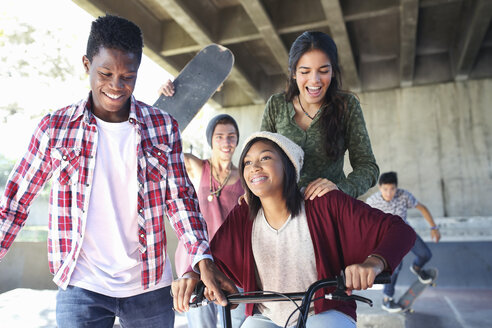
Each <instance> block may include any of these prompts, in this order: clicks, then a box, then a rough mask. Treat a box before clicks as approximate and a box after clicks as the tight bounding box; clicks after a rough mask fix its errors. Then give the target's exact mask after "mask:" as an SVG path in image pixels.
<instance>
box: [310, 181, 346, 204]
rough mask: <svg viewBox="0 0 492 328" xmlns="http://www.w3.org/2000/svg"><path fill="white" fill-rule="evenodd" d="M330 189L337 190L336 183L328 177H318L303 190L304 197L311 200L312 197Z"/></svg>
mask: <svg viewBox="0 0 492 328" xmlns="http://www.w3.org/2000/svg"><path fill="white" fill-rule="evenodd" d="M332 190H338V187H337V185H336V184H334V183H333V182H331V181H330V180H328V179H325V178H318V179H316V180H314V181H311V182H310V183H309V184H308V186H307V187H306V190H304V199H305V200H307V199H310V200H313V199H314V198H316V197H321V196H323V195H324V194H326V193H328V192H330V191H332Z"/></svg>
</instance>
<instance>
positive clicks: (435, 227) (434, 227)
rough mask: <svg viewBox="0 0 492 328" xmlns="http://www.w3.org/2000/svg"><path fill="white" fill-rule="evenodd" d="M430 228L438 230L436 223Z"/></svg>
mask: <svg viewBox="0 0 492 328" xmlns="http://www.w3.org/2000/svg"><path fill="white" fill-rule="evenodd" d="M430 229H431V230H439V227H438V226H437V225H435V226H433V227H430Z"/></svg>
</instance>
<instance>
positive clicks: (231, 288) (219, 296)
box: [198, 259, 238, 308]
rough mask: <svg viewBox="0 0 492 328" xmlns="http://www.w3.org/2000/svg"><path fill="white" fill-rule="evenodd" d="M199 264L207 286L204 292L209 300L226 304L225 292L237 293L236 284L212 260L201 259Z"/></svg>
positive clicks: (222, 304)
mask: <svg viewBox="0 0 492 328" xmlns="http://www.w3.org/2000/svg"><path fill="white" fill-rule="evenodd" d="M198 266H199V268H200V273H201V276H200V277H201V279H202V281H203V283H204V284H205V287H206V288H205V292H204V295H205V297H206V298H207V299H208V300H209V301H213V302H215V304H218V305H221V306H226V305H227V303H228V301H227V298H226V297H225V295H224V293H223V292H225V293H226V294H232V293H237V291H238V290H237V288H236V285H234V283H233V282H232V281H231V280H230V279H229V278H227V277H226V275H225V274H223V273H222V272H221V271H219V269H218V268H217V267H216V266H215V263H214V262H212V261H211V260H209V259H205V260H201V261H200V262H198ZM231 308H233V307H231Z"/></svg>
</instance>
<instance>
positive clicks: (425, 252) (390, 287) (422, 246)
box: [383, 235, 432, 297]
mask: <svg viewBox="0 0 492 328" xmlns="http://www.w3.org/2000/svg"><path fill="white" fill-rule="evenodd" d="M412 253H413V254H415V259H414V260H413V265H414V266H417V267H419V268H422V267H423V266H424V265H425V264H426V263H427V262H429V260H430V259H431V257H432V253H431V251H430V249H429V247H428V246H427V244H426V243H425V242H424V241H423V240H422V238H420V236H419V235H417V239H416V240H415V245H413V248H412ZM402 265H403V262H402V263H400V265H399V266H398V267H397V268H396V269H395V271H393V275H392V276H391V283H389V284H385V285H384V289H383V293H384V295H385V296H389V297H393V295H394V294H395V285H396V280H398V274H399V273H400V271H401V267H402Z"/></svg>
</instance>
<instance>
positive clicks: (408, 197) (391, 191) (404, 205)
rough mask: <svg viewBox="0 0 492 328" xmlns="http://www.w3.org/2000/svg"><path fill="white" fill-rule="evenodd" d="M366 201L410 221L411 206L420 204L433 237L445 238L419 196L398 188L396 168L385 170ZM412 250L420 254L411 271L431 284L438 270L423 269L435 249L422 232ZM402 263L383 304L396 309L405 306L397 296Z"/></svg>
mask: <svg viewBox="0 0 492 328" xmlns="http://www.w3.org/2000/svg"><path fill="white" fill-rule="evenodd" d="M366 203H367V204H369V205H370V206H372V207H374V208H377V209H379V210H381V211H383V212H385V213H391V214H395V215H398V216H400V217H401V218H402V219H403V220H404V221H405V222H407V210H408V209H410V208H417V209H418V210H419V211H420V212H421V213H422V215H423V216H424V218H425V220H426V221H427V222H428V223H429V225H430V229H431V238H432V239H433V240H434V241H435V242H436V243H437V242H439V240H440V239H441V234H440V232H439V228H438V227H437V225H436V223H435V222H434V219H433V218H432V215H431V214H430V212H429V210H428V209H427V207H425V206H424V205H423V204H421V203H419V202H418V201H417V199H416V198H415V197H414V196H413V195H412V194H411V193H410V192H408V191H407V190H405V189H400V188H398V177H397V174H396V172H386V173H383V174H381V177H380V178H379V191H378V192H377V193H375V194H373V195H372V196H370V197H369V198H368V199H367V200H366ZM407 223H408V222H407ZM412 252H413V253H414V254H415V256H416V258H415V260H414V261H413V263H412V265H411V266H410V271H411V272H412V273H413V274H415V275H417V277H418V279H419V281H420V282H421V283H422V284H430V283H431V282H432V281H433V280H434V279H435V274H434V272H435V271H432V272H431V271H427V270H425V269H423V267H424V265H425V264H426V263H427V262H429V260H430V259H431V257H432V253H431V251H430V249H429V247H427V245H426V244H425V242H424V241H423V240H422V238H421V237H420V236H419V235H417V239H416V241H415V245H414V246H413V248H412ZM402 263H403V262H402ZM402 263H400V265H399V266H398V267H397V268H396V269H395V271H394V272H393V275H392V276H391V283H390V284H386V285H384V290H383V293H384V296H383V304H382V308H383V309H384V310H386V311H388V312H392V313H395V312H400V311H402V310H403V309H402V307H401V306H400V305H399V304H398V303H396V302H395V301H394V300H393V295H394V293H395V285H396V281H397V279H398V274H399V273H400V270H401V267H402Z"/></svg>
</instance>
